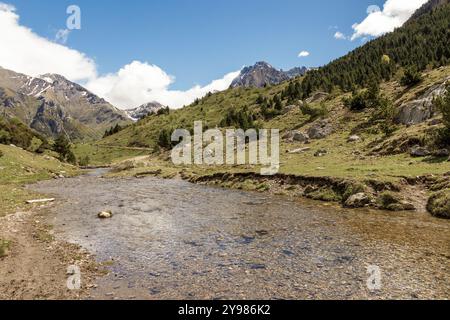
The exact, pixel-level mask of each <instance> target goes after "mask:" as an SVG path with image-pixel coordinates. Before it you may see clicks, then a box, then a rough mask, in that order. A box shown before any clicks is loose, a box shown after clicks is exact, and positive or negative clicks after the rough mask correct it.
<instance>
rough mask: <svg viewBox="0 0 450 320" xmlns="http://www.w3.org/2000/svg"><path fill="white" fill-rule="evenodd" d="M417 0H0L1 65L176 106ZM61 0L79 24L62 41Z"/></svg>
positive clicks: (321, 60) (339, 41)
mask: <svg viewBox="0 0 450 320" xmlns="http://www.w3.org/2000/svg"><path fill="white" fill-rule="evenodd" d="M426 1H427V0H341V1H336V0H314V1H310V0H308V1H306V0H304V1H302V0H276V1H275V0H270V1H269V0H227V1H225V0H158V1H155V0H154V1H141V0H128V1H119V0H117V1H110V0H95V1H92V0H71V1H68V0H58V1H55V0H39V1H38V0H34V1H31V0H0V38H1V39H2V45H4V48H6V49H5V50H0V66H2V67H4V68H7V69H11V70H14V71H17V72H21V73H25V74H28V75H31V76H39V75H41V74H44V73H58V74H61V75H63V76H65V77H67V78H68V79H70V80H72V81H75V82H78V83H80V84H82V85H84V86H86V87H87V88H88V89H89V90H91V91H92V92H94V93H95V94H97V95H99V96H101V97H103V98H105V99H107V100H108V101H110V102H112V103H113V104H114V105H116V106H118V107H120V108H129V107H137V106H138V105H140V104H142V103H146V102H150V101H153V100H155V101H159V102H161V103H163V104H165V105H169V106H171V107H174V108H179V107H182V106H183V105H185V104H189V103H191V102H192V101H194V100H195V99H196V98H200V97H202V96H204V95H205V94H206V93H207V92H209V91H217V90H218V91H220V90H225V89H227V88H228V87H229V85H230V83H231V81H232V80H233V79H234V77H236V76H237V75H238V74H239V70H240V69H241V68H242V67H243V66H244V65H252V64H254V63H255V62H257V61H261V60H263V61H267V62H269V63H271V64H272V65H273V66H274V67H276V68H282V69H284V70H287V69H290V68H292V67H295V66H307V67H317V66H321V65H324V64H326V63H328V62H330V61H331V60H333V59H336V58H338V57H340V56H342V55H344V54H346V53H347V52H349V51H351V50H352V49H354V48H355V47H357V46H360V45H362V44H363V43H365V41H367V40H370V39H372V38H374V37H377V36H380V35H382V34H384V33H386V32H390V31H393V30H394V28H396V27H400V26H401V25H402V24H403V23H404V22H405V21H406V20H407V19H408V18H409V17H410V16H411V14H412V13H413V12H414V11H415V10H416V9H418V8H419V7H420V6H421V5H422V4H423V3H425V2H426ZM70 5H76V6H78V7H79V8H80V10H81V30H73V31H71V32H70V34H69V35H68V38H67V39H66V40H67V41H61V38H60V39H57V38H56V34H57V33H58V31H61V30H64V29H66V28H67V27H66V21H67V18H68V17H69V15H68V14H67V13H66V11H67V8H68V7H69V6H70ZM302 51H305V52H307V54H305V56H303V57H299V53H300V52H302Z"/></svg>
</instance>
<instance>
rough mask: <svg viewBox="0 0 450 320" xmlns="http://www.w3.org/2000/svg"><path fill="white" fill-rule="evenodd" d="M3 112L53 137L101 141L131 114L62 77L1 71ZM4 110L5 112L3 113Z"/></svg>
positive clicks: (0, 99)
mask: <svg viewBox="0 0 450 320" xmlns="http://www.w3.org/2000/svg"><path fill="white" fill-rule="evenodd" d="M0 88H3V89H2V90H1V96H2V97H0V111H3V112H4V113H6V114H7V116H9V117H16V118H18V119H19V120H21V121H22V122H23V123H24V124H26V125H28V126H30V127H31V128H33V129H35V130H37V131H38V132H39V133H42V134H44V135H46V136H49V137H57V136H58V135H60V134H62V133H64V134H66V135H68V136H69V137H70V138H72V139H84V138H100V137H102V136H103V134H104V133H105V131H106V130H107V129H110V128H111V127H113V126H115V125H116V124H126V123H130V122H131V120H129V118H128V117H127V115H126V114H125V113H124V112H123V111H121V110H119V109H117V108H115V107H114V106H112V105H111V104H109V103H108V102H107V101H105V100H104V99H102V98H100V97H98V96H96V95H95V94H93V93H92V92H90V91H88V90H86V89H85V88H83V87H82V86H80V85H78V84H76V83H73V82H71V81H69V80H67V79H66V78H64V77H63V76H61V75H57V74H45V75H42V76H40V77H30V76H27V75H24V74H20V73H16V72H14V71H10V70H6V69H1V68H0ZM2 109H3V110H2Z"/></svg>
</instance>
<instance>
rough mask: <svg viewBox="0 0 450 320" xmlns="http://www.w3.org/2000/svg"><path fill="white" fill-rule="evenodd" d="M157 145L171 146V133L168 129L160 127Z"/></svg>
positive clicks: (167, 147) (168, 147) (166, 147)
mask: <svg viewBox="0 0 450 320" xmlns="http://www.w3.org/2000/svg"><path fill="white" fill-rule="evenodd" d="M158 146H160V147H161V148H164V149H170V148H171V147H172V133H171V131H170V130H168V129H162V130H161V132H160V133H159V136H158Z"/></svg>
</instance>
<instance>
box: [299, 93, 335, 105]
mask: <svg viewBox="0 0 450 320" xmlns="http://www.w3.org/2000/svg"><path fill="white" fill-rule="evenodd" d="M329 95H330V94H329V93H326V92H316V93H314V94H313V95H312V96H311V97H309V98H308V99H306V100H305V102H306V103H315V102H316V103H317V102H322V101H324V100H325V99H326V98H327V97H328V96H329Z"/></svg>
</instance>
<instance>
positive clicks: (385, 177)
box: [75, 66, 450, 181]
mask: <svg viewBox="0 0 450 320" xmlns="http://www.w3.org/2000/svg"><path fill="white" fill-rule="evenodd" d="M449 75H450V66H447V67H442V68H439V69H435V70H431V71H429V72H426V73H424V80H423V81H422V82H421V83H420V84H419V85H418V86H415V87H412V88H408V89H405V88H404V87H402V86H400V85H399V84H398V81H397V80H393V81H391V82H387V83H383V84H382V86H381V88H382V93H383V94H384V95H385V96H387V97H389V98H390V99H391V100H393V101H394V103H395V105H396V106H399V105H400V104H402V103H403V102H405V101H409V100H411V99H414V98H416V97H418V96H420V95H421V94H423V93H424V92H425V91H426V90H428V88H430V87H431V86H433V85H434V84H436V83H440V82H442V80H443V79H445V78H446V77H448V76H449ZM286 85H287V84H286V83H284V84H282V85H279V86H273V87H270V88H263V89H243V88H238V89H230V90H227V91H224V92H220V93H217V94H213V95H211V96H209V97H205V98H204V99H202V100H201V101H200V102H199V103H198V104H193V105H190V106H188V107H185V108H183V109H180V110H175V111H171V114H170V115H164V116H151V117H148V118H146V119H144V120H142V121H140V122H138V123H136V124H134V125H132V126H130V127H129V128H127V129H125V130H123V131H121V132H120V133H118V134H116V135H113V136H111V137H108V138H106V139H103V140H101V141H100V142H99V143H98V144H99V146H105V148H102V147H99V146H92V145H77V146H76V148H75V152H76V154H77V156H78V157H80V156H81V155H86V154H88V155H89V156H90V158H91V159H92V160H93V163H94V164H104V163H112V162H117V161H122V160H125V159H128V158H132V157H136V156H142V155H146V154H150V153H151V150H156V149H157V147H156V141H157V138H158V134H159V132H160V131H161V130H162V129H175V128H187V129H189V128H192V126H193V123H194V121H197V120H203V121H204V123H205V124H207V125H208V127H210V128H211V127H215V126H216V125H219V123H220V122H221V120H222V119H223V117H224V116H225V115H226V113H227V111H228V110H229V109H230V108H235V109H241V108H244V107H246V108H247V109H248V110H249V111H251V112H255V113H257V112H258V110H259V109H258V108H259V107H258V105H257V104H256V100H257V98H258V96H259V95H260V94H262V95H263V96H265V97H268V98H271V97H273V95H275V94H278V93H280V92H281V91H282V90H283V89H284V88H285V87H286ZM346 96H348V95H347V94H342V93H339V92H336V93H334V94H331V95H330V96H329V97H328V98H327V99H325V101H323V102H322V103H317V102H315V103H311V107H313V108H318V107H322V106H324V107H325V108H326V109H327V110H328V114H327V115H326V116H325V117H326V118H328V119H329V120H330V121H331V122H332V124H333V126H334V128H335V133H334V134H332V135H331V136H329V137H327V138H325V139H322V140H313V141H311V143H310V144H308V145H303V144H300V143H285V142H283V143H282V145H281V150H280V151H281V168H280V173H284V174H295V175H302V176H319V177H321V176H330V177H338V178H351V179H354V180H367V179H374V180H381V181H398V180H399V179H401V178H402V177H416V176H423V175H429V174H434V175H442V174H444V173H446V172H449V171H450V163H449V162H446V161H442V160H445V159H425V158H411V157H410V156H409V154H407V153H401V152H396V154H392V153H391V154H390V155H386V156H382V154H383V153H382V152H379V153H378V154H376V155H371V154H372V151H373V149H374V147H375V146H377V145H379V146H380V148H381V151H383V150H384V151H386V152H385V153H389V152H388V150H389V148H394V149H395V147H397V146H398V145H399V141H400V142H401V141H403V140H402V139H405V137H406V138H408V137H419V138H421V139H426V138H427V136H428V135H429V134H428V131H429V130H430V127H429V126H428V125H427V124H426V123H425V124H421V125H416V126H411V127H406V126H399V127H398V129H397V130H396V131H394V133H393V134H392V135H391V136H389V137H386V136H384V134H383V133H382V132H381V130H379V128H378V127H377V126H376V125H372V124H370V122H369V120H370V118H371V116H372V114H373V110H366V111H364V112H359V113H355V112H350V111H349V110H347V109H346V108H345V107H344V106H343V103H342V99H343V98H344V97H346ZM286 103H287V102H286V101H285V104H286ZM321 104H322V105H321ZM311 120H313V119H311V118H310V116H308V115H305V114H303V113H302V112H301V110H300V107H299V108H294V109H293V110H291V111H290V112H289V113H287V114H284V115H280V116H278V117H276V118H274V119H271V120H269V121H264V122H262V121H261V120H258V121H259V124H260V125H261V126H262V127H265V128H277V129H280V130H281V132H282V133H285V132H286V131H287V130H294V129H295V130H300V131H306V130H307V128H308V126H309V125H310V123H311ZM355 131H356V133H357V134H358V135H359V136H361V138H362V141H360V142H355V143H348V142H347V139H348V137H349V136H350V135H352V134H354V133H355ZM133 145H139V146H147V147H148V150H146V151H142V150H127V149H119V148H114V147H117V146H121V147H129V146H133ZM106 146H111V148H107V147H106ZM301 147H309V148H311V149H310V150H309V151H306V152H304V153H301V154H290V153H288V152H287V151H289V150H294V149H297V148H301ZM319 149H326V150H327V151H328V153H327V154H326V155H325V156H323V157H314V153H315V152H316V151H317V150H319ZM438 160H439V161H438ZM158 169H161V170H162V172H163V173H162V174H163V175H166V176H174V175H176V174H177V173H178V172H180V171H182V170H184V171H186V173H188V174H193V175H208V174H214V173H217V172H231V173H233V172H242V171H258V170H259V169H260V168H259V167H257V166H256V167H252V166H214V167H211V166H189V167H186V168H183V167H176V166H174V165H172V164H171V163H170V161H169V160H168V155H167V154H166V153H163V156H158V155H157V153H153V154H152V158H151V160H147V161H143V162H142V161H141V162H140V163H139V164H138V165H136V166H135V167H133V168H131V169H130V170H128V172H120V173H115V174H116V175H126V174H132V175H135V174H139V173H140V172H146V171H154V170H158Z"/></svg>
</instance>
